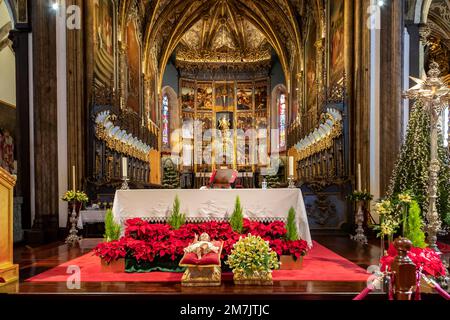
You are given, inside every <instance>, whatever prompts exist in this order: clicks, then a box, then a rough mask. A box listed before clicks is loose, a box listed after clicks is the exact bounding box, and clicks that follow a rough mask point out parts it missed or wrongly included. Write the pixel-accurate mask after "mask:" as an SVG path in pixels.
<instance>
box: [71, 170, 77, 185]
mask: <svg viewBox="0 0 450 320" xmlns="http://www.w3.org/2000/svg"><path fill="white" fill-rule="evenodd" d="M75 180H76V178H75V166H72V190H73V191H76V190H77V189H76V184H75Z"/></svg>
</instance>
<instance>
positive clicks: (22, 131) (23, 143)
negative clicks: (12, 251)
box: [10, 27, 32, 229]
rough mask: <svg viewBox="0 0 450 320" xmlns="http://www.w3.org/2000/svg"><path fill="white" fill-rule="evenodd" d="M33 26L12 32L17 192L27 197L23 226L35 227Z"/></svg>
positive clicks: (19, 195)
mask: <svg viewBox="0 0 450 320" xmlns="http://www.w3.org/2000/svg"><path fill="white" fill-rule="evenodd" d="M28 35H29V28H28V27H22V28H17V27H16V29H15V30H12V31H11V32H10V39H11V40H12V42H13V49H14V53H15V56H16V149H17V150H16V155H17V183H16V189H15V192H16V194H15V196H16V197H21V198H22V199H23V203H22V228H23V229H29V228H31V223H32V221H31V187H30V185H31V184H30V100H29V92H30V86H29V71H30V70H29V63H28V47H29V46H28Z"/></svg>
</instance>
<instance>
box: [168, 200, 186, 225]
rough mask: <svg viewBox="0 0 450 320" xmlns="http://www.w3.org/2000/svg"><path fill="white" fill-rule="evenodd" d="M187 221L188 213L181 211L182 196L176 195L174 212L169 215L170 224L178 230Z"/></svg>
mask: <svg viewBox="0 0 450 320" xmlns="http://www.w3.org/2000/svg"><path fill="white" fill-rule="evenodd" d="M185 223H186V215H185V214H184V213H181V210H180V198H178V196H176V197H175V200H174V202H173V208H172V213H171V214H170V216H169V220H168V224H169V225H170V226H171V227H172V228H173V229H174V230H178V229H180V228H181V226H182V225H183V224H185Z"/></svg>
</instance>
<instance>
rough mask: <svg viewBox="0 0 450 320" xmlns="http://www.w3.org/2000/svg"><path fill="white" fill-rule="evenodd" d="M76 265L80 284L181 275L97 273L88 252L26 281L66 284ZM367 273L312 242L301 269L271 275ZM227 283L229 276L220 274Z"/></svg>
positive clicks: (354, 276)
mask: <svg viewBox="0 0 450 320" xmlns="http://www.w3.org/2000/svg"><path fill="white" fill-rule="evenodd" d="M71 265H77V266H79V267H80V269H81V281H82V282H180V281H181V275H182V274H181V273H170V272H151V273H105V272H101V266H100V259H99V258H98V257H96V256H94V255H93V254H92V253H88V254H86V255H84V256H81V257H78V258H76V259H74V260H71V261H68V262H66V263H63V264H61V265H59V266H57V267H55V268H53V269H50V270H48V271H46V272H43V273H41V274H38V275H36V276H34V277H32V278H30V279H27V280H26V281H30V282H66V280H67V278H68V276H69V275H68V274H67V267H68V266H71ZM368 277H369V274H367V272H366V271H365V270H364V269H362V268H360V267H359V266H358V265H356V264H354V263H353V262H351V261H349V260H347V259H345V258H343V257H341V256H339V255H337V254H336V253H334V252H333V251H331V250H329V249H327V248H325V247H324V246H322V245H320V244H318V243H317V242H314V247H313V249H312V250H311V251H310V252H309V253H308V255H307V256H306V257H305V258H304V261H303V269H302V270H278V271H274V272H273V280H275V281H344V282H356V281H366V280H367V279H368ZM223 279H224V280H231V279H232V275H231V274H224V275H223Z"/></svg>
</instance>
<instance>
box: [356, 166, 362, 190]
mask: <svg viewBox="0 0 450 320" xmlns="http://www.w3.org/2000/svg"><path fill="white" fill-rule="evenodd" d="M357 178H358V184H357V189H358V190H357V191H362V190H361V189H362V188H361V163H358V177H357Z"/></svg>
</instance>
